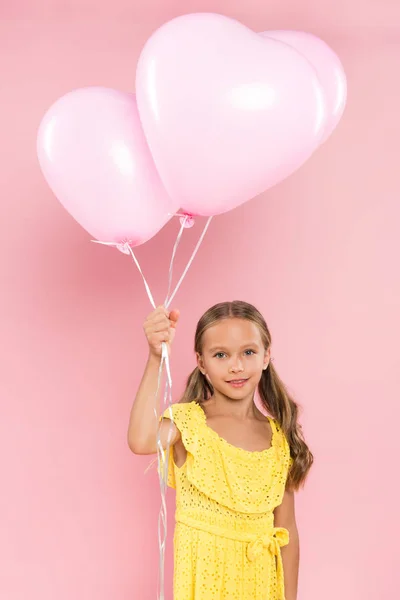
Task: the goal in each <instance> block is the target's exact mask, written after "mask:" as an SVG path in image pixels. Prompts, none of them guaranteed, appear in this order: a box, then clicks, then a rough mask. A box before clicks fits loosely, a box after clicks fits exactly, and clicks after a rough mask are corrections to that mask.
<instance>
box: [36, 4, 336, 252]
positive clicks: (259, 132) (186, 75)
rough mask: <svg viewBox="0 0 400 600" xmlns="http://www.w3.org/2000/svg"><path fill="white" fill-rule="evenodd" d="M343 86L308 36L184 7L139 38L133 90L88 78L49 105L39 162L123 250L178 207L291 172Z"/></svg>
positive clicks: (194, 208) (194, 211)
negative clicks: (258, 29)
mask: <svg viewBox="0 0 400 600" xmlns="http://www.w3.org/2000/svg"><path fill="white" fill-rule="evenodd" d="M346 90H347V87H346V77H345V73H344V70H343V67H342V65H341V62H340V60H339V58H338V57H337V55H336V54H335V53H334V52H333V50H332V49H331V48H330V47H329V46H328V45H327V44H326V43H325V42H323V41H322V40H321V39H319V38H317V37H315V36H314V35H311V34H309V33H304V32H299V31H267V32H263V33H255V32H253V31H251V30H250V29H248V28H247V27H245V26H244V25H242V24H241V23H239V22H237V21H235V20H233V19H230V18H228V17H225V16H221V15H217V14H211V13H200V14H190V15H184V16H181V17H178V18H176V19H173V20H172V21H169V22H168V23H166V24H165V25H163V26H162V27H160V28H159V29H158V30H157V31H155V33H154V34H153V35H152V36H151V37H150V38H149V40H148V41H147V42H146V44H145V46H144V48H143V50H142V52H141V55H140V57H139V61H138V65H137V71H136V95H135V94H133V93H132V94H128V93H123V92H120V91H117V90H114V89H109V88H102V87H87V88H82V89H77V90H74V91H71V92H70V93H68V94H66V95H65V96H63V97H62V98H60V99H59V100H57V101H56V102H55V103H54V104H53V105H52V106H51V107H50V108H49V110H48V111H47V113H46V114H45V115H44V117H43V120H42V122H41V124H40V128H39V132H38V141H37V148H38V156H39V162H40V165H41V168H42V171H43V173H44V176H45V178H46V180H47V182H48V183H49V185H50V187H51V189H52V190H53V192H54V194H55V195H56V197H57V198H58V199H59V201H60V202H61V203H62V204H63V206H64V207H65V208H66V209H67V210H68V211H69V212H70V214H71V215H72V216H73V217H74V218H75V219H76V220H77V221H78V222H79V223H80V224H81V225H82V226H83V227H84V228H85V229H86V230H87V231H88V232H89V233H90V234H91V236H93V237H94V238H96V239H97V240H101V241H104V242H109V243H110V245H114V246H115V247H118V248H125V251H126V244H129V246H130V247H132V248H133V247H135V246H137V245H139V244H142V243H144V242H146V241H147V240H149V239H150V238H152V237H153V236H154V235H155V234H156V233H157V232H158V231H159V230H160V229H161V228H162V227H163V226H164V225H165V224H166V223H167V221H169V219H171V218H172V216H173V215H175V214H176V213H177V211H178V210H179V209H180V215H183V218H185V217H188V216H190V217H196V216H198V215H201V216H209V217H210V216H213V215H218V214H221V213H224V212H226V211H228V210H231V209H233V208H235V207H236V206H239V205H240V204H243V203H244V202H246V201H248V200H250V199H251V198H253V197H254V196H256V195H257V194H259V193H261V192H263V191H265V190H267V189H268V188H270V187H271V186H273V185H275V184H277V183H278V182H280V181H282V180H283V179H284V178H286V177H287V176H289V175H290V174H291V173H293V172H294V171H295V170H296V169H298V168H299V167H300V166H301V165H302V164H304V162H305V161H306V160H307V159H308V158H309V157H310V156H311V155H312V154H313V152H315V150H316V149H317V148H318V147H319V146H320V144H321V143H323V142H324V141H325V140H326V139H327V138H328V137H329V136H330V135H331V133H332V131H333V130H334V129H335V127H336V125H337V124H338V122H339V120H340V118H341V116H342V113H343V110H344V107H345V103H346ZM181 222H182V219H181ZM185 223H186V226H188V225H190V224H192V223H193V219H192V221H190V219H186V221H185Z"/></svg>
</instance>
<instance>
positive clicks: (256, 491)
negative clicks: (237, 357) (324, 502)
mask: <svg viewBox="0 0 400 600" xmlns="http://www.w3.org/2000/svg"><path fill="white" fill-rule="evenodd" d="M172 410H173V418H174V422H175V425H176V426H177V428H178V429H179V431H180V432H181V436H182V442H183V444H184V446H185V448H186V450H187V459H186V462H185V464H184V465H183V466H182V467H180V468H178V467H177V466H176V465H175V463H174V460H173V451H172V450H173V449H171V452H170V457H169V466H168V485H169V486H170V487H173V488H175V489H176V513H175V520H176V526H175V534H174V563H175V567H174V600H284V597H285V592H284V580H283V566H282V557H281V546H285V545H286V544H288V543H289V532H288V530H287V529H284V528H276V527H274V515H273V510H274V509H275V508H276V507H277V506H279V504H281V502H282V498H283V494H284V491H285V484H286V479H287V474H288V469H289V465H290V450H289V445H288V443H287V440H286V437H285V435H284V434H283V432H282V431H281V429H280V427H279V425H278V423H277V422H276V421H275V420H274V419H272V418H270V417H268V418H269V422H270V424H271V427H272V443H271V447H270V448H268V449H267V450H264V451H261V452H250V451H247V450H243V449H241V448H237V447H236V446H233V445H231V444H229V443H228V442H227V441H226V440H224V439H223V438H221V437H220V436H219V435H218V434H217V433H216V432H215V431H214V430H213V429H211V428H210V427H209V426H208V425H207V423H206V417H205V414H204V411H203V409H202V408H201V406H200V405H199V404H198V403H197V402H189V403H185V404H183V403H182V404H174V405H173V406H172ZM168 412H169V411H168V409H167V410H166V411H165V412H164V417H165V418H168Z"/></svg>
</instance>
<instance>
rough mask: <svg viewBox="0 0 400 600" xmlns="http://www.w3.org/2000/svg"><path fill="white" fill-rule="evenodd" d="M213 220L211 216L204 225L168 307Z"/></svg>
mask: <svg viewBox="0 0 400 600" xmlns="http://www.w3.org/2000/svg"><path fill="white" fill-rule="evenodd" d="M211 220H212V217H209V218H208V219H207V223H206V224H205V227H204V229H203V232H202V234H201V236H200V239H199V241H198V242H197V244H196V247H195V249H194V250H193V253H192V256H191V257H190V259H189V262H188V264H187V265H186V268H185V270H184V271H183V273H182V276H181V278H180V280H179V281H178V283H177V284H176V287H175V290H174V292H173V293H172V295H171V297H170V298H169V299H168V300H167V302H166V307H167V308H168V307H169V306H170V304H171V302H172V300H173V299H174V297H175V294H176V293H177V291H178V290H179V288H180V286H181V283H182V281H183V280H184V278H185V276H186V273H187V272H188V270H189V268H190V266H191V264H192V262H193V260H194V258H195V256H196V254H197V251H198V249H199V248H200V245H201V243H202V241H203V239H204V236H205V235H206V233H207V229H208V227H209V225H210V223H211Z"/></svg>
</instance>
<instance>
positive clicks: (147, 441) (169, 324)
mask: <svg viewBox="0 0 400 600" xmlns="http://www.w3.org/2000/svg"><path fill="white" fill-rule="evenodd" d="M178 319H179V311H176V310H175V311H171V312H170V313H169V312H168V311H167V310H166V309H165V308H164V307H163V306H159V307H158V308H157V309H156V310H155V311H154V312H152V313H151V314H150V315H149V316H148V317H147V319H146V321H145V323H144V326H143V329H144V332H145V335H146V337H147V341H148V343H149V356H148V359H147V363H146V367H145V370H144V373H143V377H142V380H141V382H140V385H139V389H138V391H137V394H136V397H135V400H134V403H133V406H132V410H131V414H130V418H129V427H128V445H129V448H130V449H131V450H132V452H134V453H135V454H155V453H156V452H157V441H156V440H157V430H158V421H157V418H156V415H155V408H156V405H157V402H158V400H157V398H156V391H157V382H158V371H159V366H160V360H161V344H162V342H167V345H168V350H169V352H170V350H171V344H172V342H173V339H174V336H175V328H176V325H177V322H178ZM168 436H170V443H171V444H175V443H176V442H177V441H178V440H180V436H181V434H180V432H179V430H178V429H177V427H176V426H175V425H174V424H173V423H172V424H171V421H169V420H163V421H162V422H161V425H160V439H161V443H162V445H163V447H164V448H165V447H166V445H167V442H168Z"/></svg>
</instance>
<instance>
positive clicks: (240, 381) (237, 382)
mask: <svg viewBox="0 0 400 600" xmlns="http://www.w3.org/2000/svg"><path fill="white" fill-rule="evenodd" d="M247 381H248V379H231V381H228V383H229V384H230V385H231V386H233V387H235V388H240V387H243V386H244V385H245V384H246V383H247Z"/></svg>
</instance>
